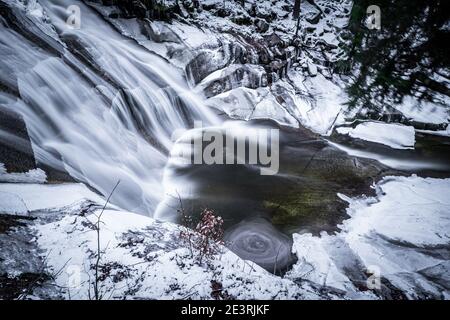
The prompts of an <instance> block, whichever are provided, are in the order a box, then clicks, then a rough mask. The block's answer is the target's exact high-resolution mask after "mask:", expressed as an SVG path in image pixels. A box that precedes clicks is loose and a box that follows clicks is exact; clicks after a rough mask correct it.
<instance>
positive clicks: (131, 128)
mask: <svg viewBox="0 0 450 320" xmlns="http://www.w3.org/2000/svg"><path fill="white" fill-rule="evenodd" d="M73 4H74V2H73V1H51V2H50V1H49V2H42V5H43V6H44V8H45V11H46V13H47V14H48V15H49V18H50V20H51V25H52V26H53V27H54V30H55V32H56V33H55V35H53V36H54V37H55V36H57V38H56V40H57V41H58V43H59V44H60V56H55V55H54V54H53V52H49V51H44V50H42V49H41V48H42V47H44V45H45V43H33V42H31V41H29V39H25V38H24V37H23V36H22V35H21V34H19V33H18V32H16V31H15V30H12V29H10V28H5V27H6V26H7V24H8V22H5V21H4V22H3V23H4V24H5V27H2V30H1V32H0V37H1V38H0V40H1V43H2V47H1V48H2V49H1V50H2V70H8V69H10V70H11V74H10V82H13V81H14V80H16V81H17V90H18V95H19V97H20V98H19V99H17V100H16V101H14V100H12V99H9V101H8V102H9V103H6V104H5V105H6V106H7V107H10V108H11V109H14V110H16V111H19V112H20V113H21V114H22V115H23V116H24V119H25V121H26V124H27V127H28V131H29V134H30V137H31V140H32V142H33V147H34V149H35V153H36V154H37V157H38V160H39V161H41V162H43V163H46V164H50V165H52V166H54V167H57V168H58V167H64V169H65V170H66V171H67V172H69V173H70V174H71V175H72V176H73V177H75V178H76V179H78V180H80V181H83V182H86V183H87V184H89V185H91V186H92V187H94V188H95V189H97V190H98V191H100V192H101V193H103V194H104V195H107V194H108V193H109V192H110V191H111V189H112V187H113V186H114V184H115V183H116V181H118V180H120V181H121V187H120V188H119V189H118V190H117V191H116V192H115V193H114V195H113V197H112V199H111V201H112V203H114V204H116V205H118V206H120V207H122V208H124V209H127V210H132V211H135V212H140V213H147V214H151V213H153V210H154V209H155V207H156V205H157V204H158V202H159V201H160V200H161V198H162V196H163V191H162V190H161V179H162V170H163V167H164V165H165V162H166V154H167V152H168V150H170V149H171V145H172V141H171V134H172V132H173V131H174V130H176V129H180V128H187V127H189V125H190V123H192V121H194V120H200V121H202V122H203V123H205V124H208V125H210V124H214V123H215V124H217V123H219V120H218V119H217V118H216V117H215V115H214V114H213V113H212V112H211V111H210V110H209V109H207V108H206V107H204V106H203V104H202V102H201V100H200V99H199V98H198V97H197V96H195V95H194V94H192V93H191V91H190V90H189V88H188V87H187V85H186V82H185V81H184V79H183V77H182V76H181V73H180V71H179V70H177V69H175V68H174V67H172V66H171V65H170V64H168V63H167V62H166V61H164V60H163V59H162V58H160V57H158V56H156V55H154V54H151V53H150V52H148V51H146V50H145V49H143V48H141V47H139V46H138V45H136V44H135V43H133V42H131V41H130V40H128V39H126V38H124V37H123V36H122V35H120V34H119V33H117V32H116V31H115V30H114V29H113V28H112V27H110V26H109V25H108V24H106V23H105V21H103V20H102V19H101V18H100V17H99V16H97V14H96V13H95V12H94V11H92V9H90V8H88V7H87V6H85V5H83V4H82V3H78V2H77V3H76V4H77V5H78V6H79V7H80V9H81V15H80V18H81V20H80V29H78V30H73V29H72V28H71V27H70V25H68V24H66V20H67V18H68V14H67V12H66V9H67V8H68V7H69V6H70V5H73ZM38 26H39V25H38ZM24 31H25V32H28V30H24ZM44 39H45V40H47V41H48V42H49V43H51V44H52V43H53V42H55V40H54V38H50V37H45V38H44ZM37 41H42V38H41V39H37ZM69 47H70V48H81V49H82V50H81V49H80V50H76V49H75V51H74V53H71V52H70V51H69V50H68V48H69ZM75 54H78V56H76V55H75ZM3 57H5V59H3ZM83 60H84V61H83ZM14 78H15V79H14Z"/></svg>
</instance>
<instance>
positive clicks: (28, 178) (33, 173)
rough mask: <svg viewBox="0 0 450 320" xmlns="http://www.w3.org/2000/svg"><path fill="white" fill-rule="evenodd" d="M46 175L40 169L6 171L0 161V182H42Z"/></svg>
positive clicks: (45, 179) (44, 180)
mask: <svg viewBox="0 0 450 320" xmlns="http://www.w3.org/2000/svg"><path fill="white" fill-rule="evenodd" d="M46 181H47V175H46V174H45V172H44V171H43V170H42V169H31V170H29V171H27V172H24V173H21V172H11V173H9V172H7V171H6V168H5V165H4V164H3V163H1V162H0V182H24V183H44V182H46Z"/></svg>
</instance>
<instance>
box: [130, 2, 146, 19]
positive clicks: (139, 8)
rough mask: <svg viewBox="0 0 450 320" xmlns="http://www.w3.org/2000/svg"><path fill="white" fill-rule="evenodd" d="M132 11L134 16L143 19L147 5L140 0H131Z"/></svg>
mask: <svg viewBox="0 0 450 320" xmlns="http://www.w3.org/2000/svg"><path fill="white" fill-rule="evenodd" d="M132 7H133V13H134V14H135V15H136V17H138V18H140V19H144V18H146V17H147V7H146V6H145V5H144V4H143V3H142V2H141V1H137V0H135V1H133V2H132Z"/></svg>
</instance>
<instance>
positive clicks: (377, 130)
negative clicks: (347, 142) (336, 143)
mask: <svg viewBox="0 0 450 320" xmlns="http://www.w3.org/2000/svg"><path fill="white" fill-rule="evenodd" d="M336 131H337V132H338V133H340V134H348V135H349V136H350V137H352V138H358V139H362V140H366V141H371V142H376V143H381V144H384V145H387V146H389V147H391V148H394V149H414V144H415V131H414V127H412V126H405V125H401V124H395V123H383V122H364V123H360V124H358V125H357V126H356V127H355V128H350V127H339V128H337V129H336Z"/></svg>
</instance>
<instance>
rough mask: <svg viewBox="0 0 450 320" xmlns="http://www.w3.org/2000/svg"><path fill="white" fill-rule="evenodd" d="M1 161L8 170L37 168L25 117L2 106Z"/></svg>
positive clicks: (0, 119)
mask: <svg viewBox="0 0 450 320" xmlns="http://www.w3.org/2000/svg"><path fill="white" fill-rule="evenodd" d="M0 131H2V132H3V135H4V136H6V137H7V138H6V139H1V140H0V162H1V163H4V165H5V168H6V170H7V172H27V171H28V170H32V169H36V160H35V158H34V154H33V148H32V146H31V142H30V137H29V136H28V131H27V127H26V124H25V122H24V120H23V118H22V117H21V116H20V115H19V114H18V113H16V112H13V111H11V110H7V109H5V108H2V107H0Z"/></svg>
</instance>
